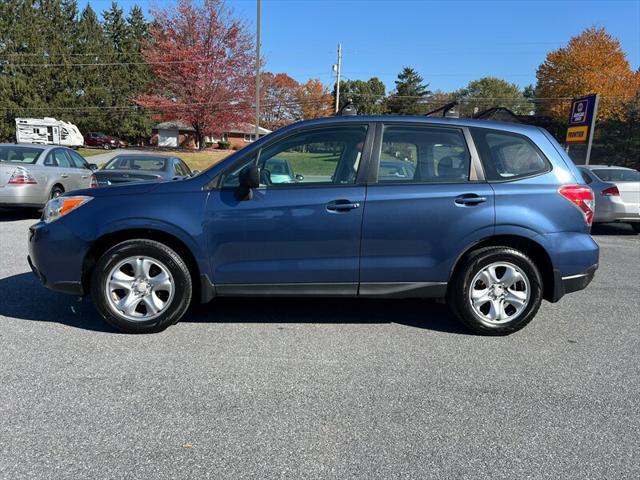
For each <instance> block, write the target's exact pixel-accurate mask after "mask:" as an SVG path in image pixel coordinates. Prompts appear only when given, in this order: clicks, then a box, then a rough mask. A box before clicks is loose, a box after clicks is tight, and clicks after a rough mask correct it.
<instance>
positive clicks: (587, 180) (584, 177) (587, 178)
mask: <svg viewBox="0 0 640 480" xmlns="http://www.w3.org/2000/svg"><path fill="white" fill-rule="evenodd" d="M580 173H581V174H582V179H583V180H584V181H585V183H587V184H589V183H591V182H593V179H592V178H591V177H590V176H589V174H588V173H587V172H585V171H584V170H580Z"/></svg>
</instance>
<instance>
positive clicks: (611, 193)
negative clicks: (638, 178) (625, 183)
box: [600, 185, 620, 197]
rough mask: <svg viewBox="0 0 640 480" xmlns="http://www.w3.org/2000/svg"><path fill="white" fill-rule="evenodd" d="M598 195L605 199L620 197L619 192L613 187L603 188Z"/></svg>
mask: <svg viewBox="0 0 640 480" xmlns="http://www.w3.org/2000/svg"><path fill="white" fill-rule="evenodd" d="M600 195H603V196H605V197H618V196H620V190H618V187H616V186H615V185H614V186H613V187H609V188H605V189H604V190H602V191H601V192H600Z"/></svg>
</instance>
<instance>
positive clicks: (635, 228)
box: [631, 222, 640, 233]
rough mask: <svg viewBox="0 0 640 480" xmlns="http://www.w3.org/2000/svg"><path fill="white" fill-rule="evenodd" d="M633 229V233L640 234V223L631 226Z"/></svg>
mask: <svg viewBox="0 0 640 480" xmlns="http://www.w3.org/2000/svg"><path fill="white" fill-rule="evenodd" d="M631 228H633V231H634V232H636V233H640V223H638V222H634V223H632V224H631Z"/></svg>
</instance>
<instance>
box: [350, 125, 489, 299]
mask: <svg viewBox="0 0 640 480" xmlns="http://www.w3.org/2000/svg"><path fill="white" fill-rule="evenodd" d="M371 170H372V171H371V173H372V175H370V179H369V180H370V183H369V185H368V186H367V199H366V205H365V210H364V218H363V227H362V253H361V260H360V294H362V295H367V294H386V293H388V294H397V295H419V296H439V295H441V294H443V293H444V289H445V282H447V280H448V278H449V275H450V273H451V268H452V266H453V265H454V262H455V261H456V259H457V257H458V255H459V254H460V252H461V251H462V250H463V249H464V248H465V247H466V246H468V245H471V244H472V243H473V242H474V241H476V240H478V239H480V238H483V237H485V236H489V235H491V233H492V232H493V228H494V195H493V190H492V188H491V186H490V185H488V184H487V183H486V182H484V180H483V176H482V170H481V166H480V162H479V160H478V157H477V153H476V151H475V149H474V147H473V142H472V141H471V136H470V134H469V132H468V131H467V130H466V129H465V128H463V127H452V126H438V125H435V124H425V123H416V124H407V123H404V122H403V123H393V122H390V123H386V124H384V125H383V124H380V125H379V126H378V134H377V135H376V143H375V145H374V148H373V155H372V161H371Z"/></svg>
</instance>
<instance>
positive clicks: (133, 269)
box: [105, 255, 175, 321]
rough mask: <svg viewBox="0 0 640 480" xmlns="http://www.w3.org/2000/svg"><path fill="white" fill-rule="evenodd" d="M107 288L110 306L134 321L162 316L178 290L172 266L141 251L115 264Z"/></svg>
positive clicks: (106, 292)
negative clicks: (170, 268) (169, 267)
mask: <svg viewBox="0 0 640 480" xmlns="http://www.w3.org/2000/svg"><path fill="white" fill-rule="evenodd" d="M105 289H106V291H105V294H106V296H107V300H108V303H109V307H110V308H111V309H112V310H113V311H114V312H115V313H117V314H118V315H119V316H121V317H124V318H126V319H127V320H132V321H148V320H152V319H154V318H156V317H158V316H160V315H161V314H162V313H163V312H164V311H165V310H166V309H167V308H168V307H169V305H170V304H171V301H172V300H173V296H174V294H175V285H174V279H173V277H172V276H171V273H170V272H169V269H168V268H167V267H166V266H165V265H164V264H163V263H162V262H160V261H158V260H156V259H154V258H151V257H146V256H141V255H138V256H135V257H128V258H126V259H124V260H122V261H120V262H119V263H118V264H117V265H116V266H115V267H114V268H112V269H111V271H110V272H109V275H108V277H107V282H106V286H105Z"/></svg>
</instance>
